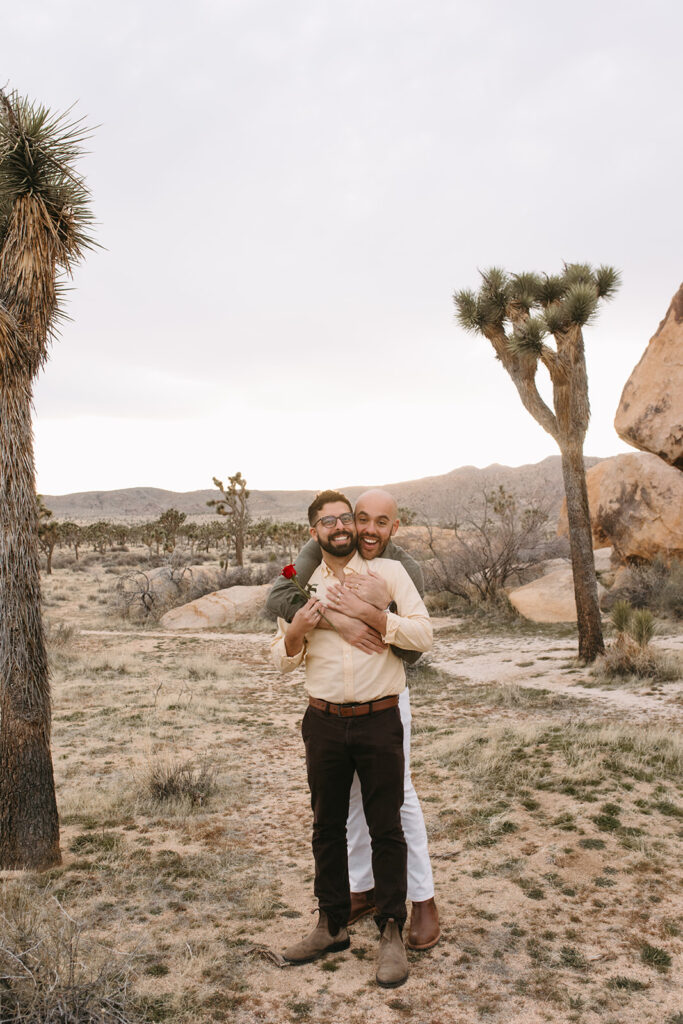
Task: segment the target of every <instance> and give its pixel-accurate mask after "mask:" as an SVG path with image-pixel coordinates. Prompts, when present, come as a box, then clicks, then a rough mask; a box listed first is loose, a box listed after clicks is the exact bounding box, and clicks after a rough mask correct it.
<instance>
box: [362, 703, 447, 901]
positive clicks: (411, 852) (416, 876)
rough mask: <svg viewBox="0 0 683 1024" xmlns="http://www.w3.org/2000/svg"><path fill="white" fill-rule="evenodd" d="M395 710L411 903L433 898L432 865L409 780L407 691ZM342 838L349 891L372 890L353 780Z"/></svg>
mask: <svg viewBox="0 0 683 1024" xmlns="http://www.w3.org/2000/svg"><path fill="white" fill-rule="evenodd" d="M398 708H399V711H400V713H401V721H402V722H403V751H404V753H405V762H406V769H405V780H404V784H403V790H404V796H403V807H402V808H401V825H402V826H403V834H404V836H405V837H406V843H407V844H408V899H409V900H410V901H411V902H412V903H421V902H422V901H423V900H429V899H431V898H432V896H433V895H434V879H433V878H432V865H431V863H430V861H429V849H428V847H427V830H426V828H425V823H424V818H423V816H422V808H421V807H420V801H419V800H418V798H417V793H416V792H415V787H414V786H413V781H412V779H411V777H410V723H411V721H412V714H411V711H410V695H409V693H408V690H407V688H406V689H405V690H404V691H403V693H402V694H401V695H400V697H399V699H398ZM346 838H347V845H348V851H349V882H350V885H351V892H367V891H368V889H372V888H373V886H374V884H375V881H374V878H373V875H372V861H371V848H370V833H369V831H368V826H367V823H366V821H365V814H364V812H363V801H362V798H361V792H360V780H359V778H358V776H357V775H354V777H353V784H352V786H351V803H350V805H349V818H348V821H347V822H346Z"/></svg>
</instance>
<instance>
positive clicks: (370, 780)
mask: <svg viewBox="0 0 683 1024" xmlns="http://www.w3.org/2000/svg"><path fill="white" fill-rule="evenodd" d="M301 734H302V736H303V740H304V744H305V747H306V769H307V772H308V785H309V788H310V790H311V807H312V809H313V857H314V859H315V895H316V896H317V898H318V905H319V907H320V909H321V910H324V911H325V913H326V914H327V916H328V918H329V919H330V922H331V925H332V926H333V927H337V928H340V927H343V926H345V925H346V923H347V922H348V918H349V912H350V909H351V896H350V892H349V869H348V861H347V854H346V819H347V817H348V814H349V792H350V789H351V783H352V781H353V774H354V772H358V778H359V779H360V785H361V793H362V797H363V810H364V811H365V818H366V821H367V823H368V828H369V830H370V839H371V843H372V872H373V875H374V878H375V904H376V906H377V923H378V925H379V927H380V929H381V928H383V927H384V924H385V923H386V921H387V920H388V919H389V918H390V917H393V918H394V919H395V920H396V921H397V922H398V924H399V925H400V926H401V927H402V926H403V924H404V923H405V919H406V885H407V847H406V841H405V839H404V837H403V829H402V828H401V804H402V803H403V775H404V761H403V726H402V724H401V716H400V714H399V710H398V708H397V707H396V708H388V709H387V710H386V711H380V712H378V713H376V714H372V715H364V716H363V717H361V718H339V717H338V716H336V715H328V714H327V713H326V712H324V711H318V710H317V708H312V707H309V708H308V709H307V711H306V714H305V715H304V720H303V722H302V724H301Z"/></svg>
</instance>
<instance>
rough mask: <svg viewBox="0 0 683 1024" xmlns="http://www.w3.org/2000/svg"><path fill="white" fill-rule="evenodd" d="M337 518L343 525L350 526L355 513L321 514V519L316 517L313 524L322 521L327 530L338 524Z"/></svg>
mask: <svg viewBox="0 0 683 1024" xmlns="http://www.w3.org/2000/svg"><path fill="white" fill-rule="evenodd" d="M337 520H338V521H339V522H340V523H341V524H342V526H350V525H351V523H352V522H353V514H352V513H351V512H345V513H344V515H343V516H321V517H320V519H316V521H315V522H314V523H313V526H317V525H318V523H322V524H323V526H324V527H325V529H326V530H331V529H332V527H333V526H336V525H337Z"/></svg>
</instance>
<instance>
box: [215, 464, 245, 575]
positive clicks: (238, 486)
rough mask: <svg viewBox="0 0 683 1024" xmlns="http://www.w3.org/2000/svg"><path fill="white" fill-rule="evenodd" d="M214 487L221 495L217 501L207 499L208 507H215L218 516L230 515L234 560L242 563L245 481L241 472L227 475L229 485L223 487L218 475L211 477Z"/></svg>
mask: <svg viewBox="0 0 683 1024" xmlns="http://www.w3.org/2000/svg"><path fill="white" fill-rule="evenodd" d="M213 483H214V487H217V488H218V490H219V491H221V492H222V495H223V497H222V498H220V499H218V500H217V501H207V503H206V504H207V505H208V506H209V507H210V508H215V509H216V512H217V513H218V515H219V516H229V517H230V528H231V529H230V532H231V534H232V538H233V540H234V542H235V561H236V562H237V564H238V565H244V542H245V539H246V532H247V525H248V523H249V509H248V507H247V499H248V497H249V491H248V490H247V481H246V480H245V479H244V477H243V476H242V474H241V473H239V472H238V473H235V475H234V476H230V477H228V484H229V487H227V488H226V487H224V486H223V484H222V482H221V481H220V480H219V479H218V477H213Z"/></svg>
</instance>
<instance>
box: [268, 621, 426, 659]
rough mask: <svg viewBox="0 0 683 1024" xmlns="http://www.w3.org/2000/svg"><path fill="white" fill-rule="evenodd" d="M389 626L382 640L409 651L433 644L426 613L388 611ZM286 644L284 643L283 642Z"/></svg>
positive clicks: (419, 649) (424, 649) (423, 649)
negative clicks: (397, 613)
mask: <svg viewBox="0 0 683 1024" xmlns="http://www.w3.org/2000/svg"><path fill="white" fill-rule="evenodd" d="M386 615H387V628H386V632H385V634H384V636H383V637H382V640H384V642H385V643H386V644H394V646H396V647H401V648H403V649H404V650H407V651H421V652H422V653H424V652H425V651H428V650H430V649H431V646H432V624H431V622H430V621H429V617H428V616H426V615H411V616H410V617H409V618H407V617H405V616H402V615H396V614H395V613H394V612H387V613H386ZM283 646H284V644H283Z"/></svg>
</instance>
